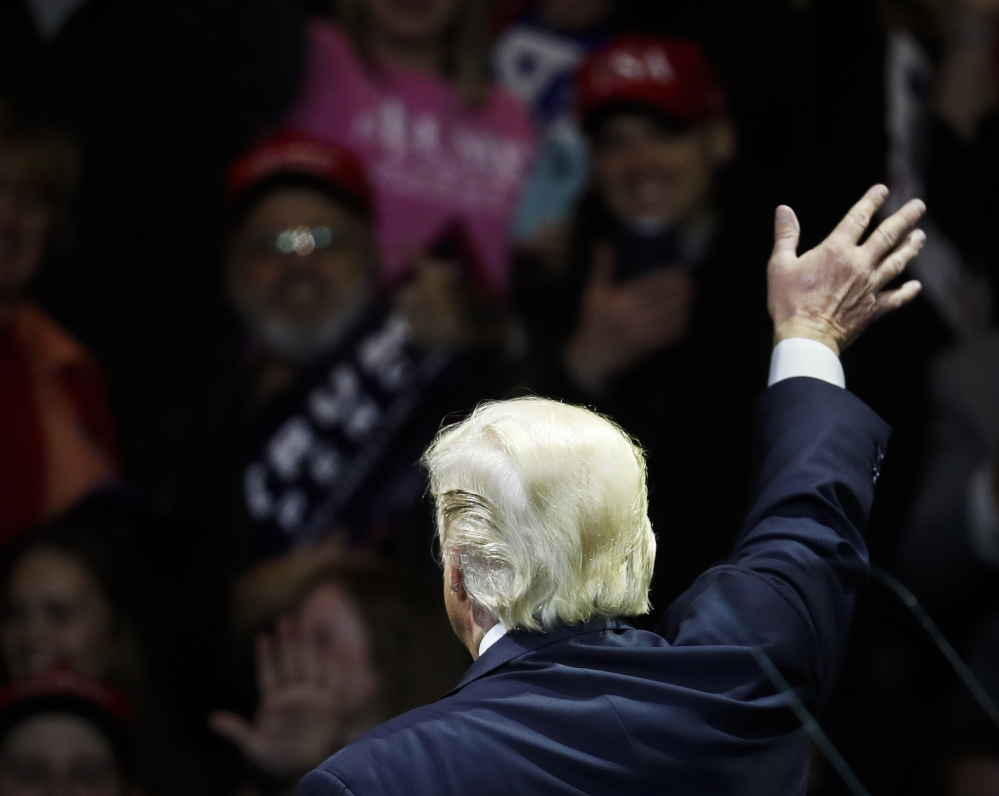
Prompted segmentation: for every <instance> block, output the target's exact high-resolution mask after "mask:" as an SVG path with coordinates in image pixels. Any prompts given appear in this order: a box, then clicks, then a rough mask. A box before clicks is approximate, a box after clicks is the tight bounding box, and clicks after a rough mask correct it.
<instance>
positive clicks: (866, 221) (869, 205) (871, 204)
mask: <svg viewBox="0 0 999 796" xmlns="http://www.w3.org/2000/svg"><path fill="white" fill-rule="evenodd" d="M887 196H888V189H887V188H886V187H885V186H884V185H875V186H874V187H873V188H870V189H869V190H868V191H867V193H865V194H864V196H863V198H862V199H861V200H860V201H859V202H857V204H855V205H854V206H853V207H851V208H850V212H849V213H847V214H846V215H845V216H844V217H843V220H842V221H840V222H839V224H838V225H837V226H836V229H834V230H833V235H839V236H841V237H845V238H848V239H849V240H850V242H851V243H856V242H857V241H859V240H860V237H861V236H862V235H863V234H864V231H865V230H866V229H867V228H868V227H869V226H870V225H871V219H872V218H874V214H875V213H877V212H878V209H879V208H880V207H881V205H882V204H883V203H884V201H885V198H886V197H887Z"/></svg>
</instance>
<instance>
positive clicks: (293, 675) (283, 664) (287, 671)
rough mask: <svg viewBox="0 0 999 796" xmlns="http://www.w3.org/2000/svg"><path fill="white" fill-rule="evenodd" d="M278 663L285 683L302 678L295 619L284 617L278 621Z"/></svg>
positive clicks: (295, 681) (294, 681)
mask: <svg viewBox="0 0 999 796" xmlns="http://www.w3.org/2000/svg"><path fill="white" fill-rule="evenodd" d="M277 630H278V634H277V653H278V665H279V667H280V668H281V676H282V677H283V679H284V683H285V684H286V685H287V684H291V683H297V682H299V681H300V680H301V679H302V672H301V665H300V664H301V661H300V660H299V651H298V646H299V644H298V632H297V630H298V628H297V625H296V623H295V621H294V620H293V619H291V618H290V617H282V618H281V619H278V621H277Z"/></svg>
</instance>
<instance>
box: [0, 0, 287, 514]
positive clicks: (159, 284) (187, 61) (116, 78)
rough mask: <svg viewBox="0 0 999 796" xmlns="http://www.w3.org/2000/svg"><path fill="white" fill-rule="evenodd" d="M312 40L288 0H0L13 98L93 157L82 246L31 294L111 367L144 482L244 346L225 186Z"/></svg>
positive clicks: (77, 220)
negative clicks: (228, 279)
mask: <svg viewBox="0 0 999 796" xmlns="http://www.w3.org/2000/svg"><path fill="white" fill-rule="evenodd" d="M303 39H304V33H303V26H302V15H301V13H300V12H299V11H298V9H297V6H296V4H295V3H294V2H291V1H289V0H148V1H147V2H142V3H138V4H137V3H134V2H132V0H68V1H65V2H64V1H62V0H5V2H2V3H0V93H2V94H6V95H8V96H11V97H13V98H15V99H16V100H17V101H18V102H19V104H22V105H23V106H25V107H28V108H30V109H40V111H41V112H42V113H43V114H44V115H45V116H46V117H47V118H53V119H55V120H56V121H57V122H58V123H59V124H60V126H61V127H62V128H63V129H65V130H66V131H67V132H68V133H69V134H70V136H71V137H72V139H73V141H74V143H75V144H76V145H77V147H78V150H79V162H80V169H79V181H78V185H77V190H76V192H75V200H74V202H73V204H72V208H71V210H72V220H73V222H74V223H73V236H72V239H71V240H70V244H71V245H70V246H68V247H66V249H65V250H64V251H58V252H50V253H49V254H50V256H48V257H47V258H46V260H45V262H44V263H43V265H42V267H41V269H40V270H39V273H38V276H37V278H36V280H35V281H34V283H33V285H32V295H33V296H34V297H35V298H36V299H37V300H38V301H39V303H40V304H41V305H42V306H43V307H44V308H45V309H46V311H48V312H49V313H51V314H52V316H53V317H54V318H55V319H56V320H57V321H58V322H59V323H60V324H62V325H64V326H65V327H66V328H67V329H69V330H70V331H71V332H72V333H73V335H74V336H76V337H78V338H79V339H80V340H81V341H82V342H83V343H84V345H85V346H86V347H87V348H88V349H89V350H90V351H92V352H93V354H94V355H95V356H96V357H97V358H98V359H99V361H100V362H101V363H102V364H103V365H104V366H105V367H106V368H107V372H108V378H109V383H110V387H111V395H112V398H113V401H112V403H113V406H114V410H115V419H116V421H117V428H118V430H119V443H120V445H121V449H122V461H123V467H124V471H125V472H126V473H127V475H128V476H129V479H130V480H132V481H137V482H138V483H141V484H143V485H145V486H149V487H151V488H158V487H159V486H160V483H159V479H160V477H161V476H163V474H164V471H168V470H169V469H170V468H172V467H174V466H175V462H174V461H173V460H171V459H170V458H169V457H168V456H166V451H165V446H168V445H169V444H170V443H171V441H172V440H173V439H174V438H175V437H176V436H177V435H178V434H179V433H180V429H181V428H182V423H183V422H184V419H185V417H184V414H183V412H184V410H185V409H186V404H185V401H186V399H187V398H188V397H189V396H191V395H196V394H197V393H198V392H199V391H200V389H201V387H202V384H203V383H204V381H205V380H206V379H207V378H209V377H210V375H211V374H212V372H213V371H214V369H215V368H216V367H217V362H218V360H219V359H220V358H222V357H225V356H230V355H231V350H230V349H231V347H232V346H233V345H234V338H235V323H234V322H229V320H228V316H227V315H226V312H225V307H226V304H225V299H224V292H223V289H222V280H221V278H220V274H219V272H218V269H217V268H216V267H215V264H216V263H217V261H218V257H219V253H220V251H221V244H222V229H221V224H220V220H219V209H220V206H221V201H220V199H221V191H222V181H223V180H222V178H223V174H224V171H225V167H226V165H227V163H228V162H229V161H230V160H231V159H232V158H233V157H234V156H235V155H236V154H237V153H238V152H239V151H241V150H242V149H243V148H244V147H245V146H246V145H247V142H248V141H249V140H250V139H251V137H252V136H254V135H258V134H259V130H260V129H261V128H262V127H264V126H266V125H268V124H273V123H274V120H275V119H276V118H277V117H278V116H279V115H280V113H281V112H282V111H283V109H284V107H285V104H286V103H287V101H288V100H289V99H290V98H291V96H292V94H293V92H294V90H295V87H296V86H297V84H298V79H299V65H300V60H301V52H302V44H303ZM157 497H158V498H160V499H161V500H163V501H164V502H165V501H169V500H170V499H172V497H173V496H172V495H170V494H160V495H157Z"/></svg>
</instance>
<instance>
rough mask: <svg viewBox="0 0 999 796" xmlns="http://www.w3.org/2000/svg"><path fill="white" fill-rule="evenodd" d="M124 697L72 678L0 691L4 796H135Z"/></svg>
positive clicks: (59, 676)
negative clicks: (66, 795) (69, 795)
mask: <svg viewBox="0 0 999 796" xmlns="http://www.w3.org/2000/svg"><path fill="white" fill-rule="evenodd" d="M133 766H134V738H133V737H132V729H131V723H130V716H129V711H128V704H127V702H126V700H125V698H124V695H123V694H122V693H121V692H119V691H116V690H114V689H110V688H108V687H106V686H104V685H101V684H100V683H97V682H95V681H93V680H90V679H88V678H85V677H81V676H80V675H77V674H75V673H73V672H70V671H58V672H51V673H49V674H47V675H42V676H37V677H33V678H31V679H28V680H23V681H20V682H17V683H13V684H10V685H8V686H5V687H4V688H3V689H2V690H0V796H40V795H41V794H46V795H48V794H72V796H138V794H139V793H140V792H141V791H140V790H139V789H138V788H137V786H136V781H135V779H134V773H135V772H134V768H133Z"/></svg>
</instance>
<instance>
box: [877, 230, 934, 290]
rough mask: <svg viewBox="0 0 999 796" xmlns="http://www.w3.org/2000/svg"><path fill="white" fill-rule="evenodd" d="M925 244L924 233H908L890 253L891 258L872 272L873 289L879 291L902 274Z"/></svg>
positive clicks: (917, 231)
mask: <svg viewBox="0 0 999 796" xmlns="http://www.w3.org/2000/svg"><path fill="white" fill-rule="evenodd" d="M925 242H926V233H925V232H923V231H922V230H921V229H916V230H913V231H912V232H910V233H909V236H908V237H907V238H906V239H905V241H904V242H903V243H902V245H901V246H899V247H898V248H897V249H896V250H895V251H894V252H892V254H891V256H890V257H888V258H886V259H885V261H884V262H883V263H881V265H879V266H878V267H877V268H876V269H875V270H874V274H873V276H872V284H873V286H874V289H875V290H880V289H881V288H883V287H884V286H885V285H887V284H888V283H889V282H891V281H892V280H893V279H894V278H895V277H897V276H898V275H899V274H900V273H902V271H904V270H905V266H907V265H908V264H909V262H910V261H911V260H912V258H913V257H915V256H916V255H917V254H918V253H919V250H920V249H922V248H923V244H924V243H925Z"/></svg>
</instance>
